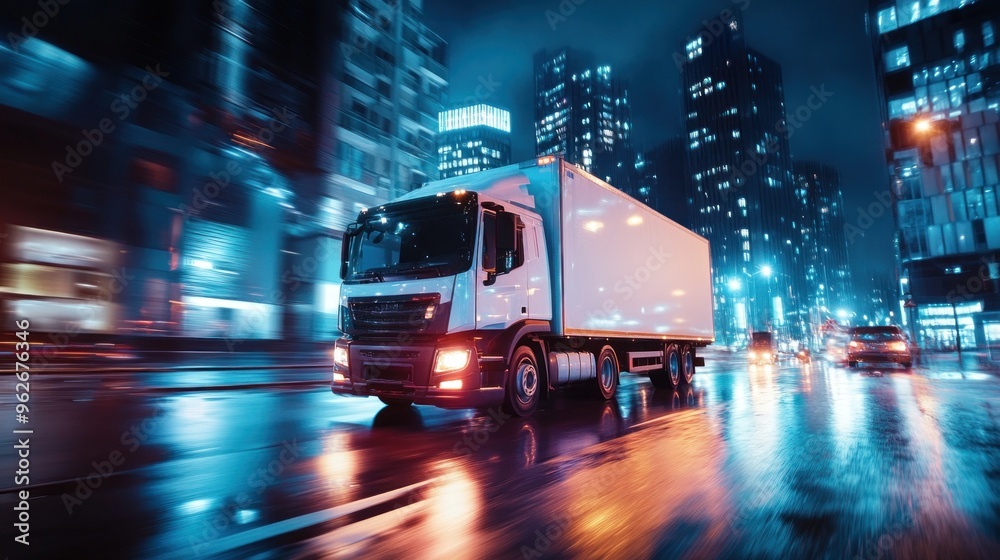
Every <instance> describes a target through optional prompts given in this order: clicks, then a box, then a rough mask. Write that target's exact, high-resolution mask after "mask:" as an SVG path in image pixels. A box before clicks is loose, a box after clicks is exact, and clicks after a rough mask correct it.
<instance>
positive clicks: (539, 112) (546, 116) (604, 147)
mask: <svg viewBox="0 0 1000 560" xmlns="http://www.w3.org/2000/svg"><path fill="white" fill-rule="evenodd" d="M535 154H536V155H538V156H546V155H555V154H561V155H563V156H564V157H565V158H566V161H568V162H570V163H573V164H576V165H579V166H580V167H582V168H583V169H585V170H586V171H588V172H590V173H592V174H593V175H595V176H597V177H599V178H600V179H603V180H605V181H607V182H609V183H611V184H612V185H614V186H615V187H617V188H619V189H621V190H623V191H625V192H630V191H631V190H633V188H634V181H635V161H636V153H635V151H634V149H633V147H632V114H631V107H630V103H629V96H628V88H627V87H626V86H625V85H624V83H623V82H622V81H621V80H619V79H618V78H615V77H614V76H613V74H612V70H611V67H610V66H607V65H598V64H596V63H595V62H594V57H593V55H591V54H589V53H584V52H580V51H576V50H573V49H568V48H563V49H557V50H554V51H547V50H542V51H539V52H538V53H536V54H535Z"/></svg>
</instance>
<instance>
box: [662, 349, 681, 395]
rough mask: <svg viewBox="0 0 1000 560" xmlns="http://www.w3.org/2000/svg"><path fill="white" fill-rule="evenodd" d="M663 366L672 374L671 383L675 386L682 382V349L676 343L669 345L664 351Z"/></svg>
mask: <svg viewBox="0 0 1000 560" xmlns="http://www.w3.org/2000/svg"><path fill="white" fill-rule="evenodd" d="M663 368H664V369H665V370H666V371H667V375H668V376H670V384H671V385H673V386H674V387H676V386H678V385H680V384H681V351H680V348H678V347H677V345H676V344H671V345H669V346H667V351H666V352H664V353H663Z"/></svg>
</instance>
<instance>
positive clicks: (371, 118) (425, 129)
mask: <svg viewBox="0 0 1000 560" xmlns="http://www.w3.org/2000/svg"><path fill="white" fill-rule="evenodd" d="M348 4H349V5H348V9H347V10H346V14H345V17H344V23H343V25H344V35H343V40H342V41H340V42H339V44H336V45H334V49H335V50H334V53H336V54H337V55H339V56H337V57H336V58H335V59H334V60H335V61H336V63H337V64H336V65H335V66H334V67H333V70H332V72H331V75H330V76H329V79H330V81H331V82H332V83H331V84H330V87H329V96H330V97H329V103H330V107H331V109H332V110H331V114H329V115H328V117H327V118H328V119H329V120H330V121H331V122H332V123H333V124H334V137H335V141H334V142H333V148H332V150H333V153H332V160H331V161H332V165H331V168H330V174H329V175H328V178H327V181H328V185H327V187H328V188H327V196H326V197H325V199H324V201H323V203H324V207H323V208H322V209H321V210H322V214H321V217H322V218H323V223H324V224H325V225H326V226H328V227H330V228H333V229H342V228H343V227H344V226H345V224H346V223H347V222H349V221H352V220H354V218H356V217H357V214H358V211H359V210H360V209H362V208H366V207H369V206H373V205H376V204H380V203H383V202H385V201H386V200H389V199H392V198H395V197H396V196H399V195H402V194H405V193H407V192H409V191H411V190H413V189H415V188H418V187H420V186H421V185H423V184H424V183H426V182H427V181H433V180H436V179H438V177H439V173H438V163H439V162H438V157H437V139H436V136H437V133H438V128H439V125H438V114H439V113H440V112H441V109H442V105H441V104H442V101H443V99H444V96H445V93H446V92H447V88H448V71H447V69H446V67H445V54H446V47H447V45H446V43H445V41H444V40H443V39H442V38H441V37H439V36H438V35H437V34H435V33H434V32H433V31H431V30H430V29H429V28H428V27H427V26H426V25H425V24H424V23H423V21H422V13H421V10H422V2H421V0H402V1H399V2H395V1H388V0H349V2H348Z"/></svg>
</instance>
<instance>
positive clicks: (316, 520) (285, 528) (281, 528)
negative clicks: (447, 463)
mask: <svg viewBox="0 0 1000 560" xmlns="http://www.w3.org/2000/svg"><path fill="white" fill-rule="evenodd" d="M436 480H437V479H434V478H432V479H430V480H425V481H423V482H418V483H416V484H411V485H409V486H404V487H402V488H397V489H396V490H390V491H389V492H384V493H382V494H378V495H375V496H370V497H368V498H362V499H360V500H356V501H353V502H351V503H348V504H343V505H339V506H334V507H332V508H327V509H324V510H320V511H314V512H312V513H307V514H305V515H300V516H298V517H292V518H290V519H283V520H281V521H277V522H275V523H272V524H270V525H264V526H262V527H257V528H254V529H249V530H247V531H243V532H241V533H236V534H235V535H229V536H227V537H222V538H221V539H217V540H214V541H211V542H208V543H205V544H204V545H202V546H198V545H195V550H196V552H197V555H198V556H199V557H203V556H212V555H216V554H223V553H225V552H229V551H231V550H233V549H236V548H240V547H243V546H247V545H250V544H254V543H256V542H260V541H263V540H267V539H273V538H274V537H278V536H281V535H283V534H285V533H290V532H292V531H298V530H301V529H305V528H306V527H311V526H313V525H319V524H320V523H326V522H328V521H333V520H334V519H337V518H340V517H343V516H345V515H350V514H352V513H356V512H358V511H361V510H363V509H368V508H370V507H372V506H376V505H379V504H382V503H385V502H388V501H390V500H394V499H396V498H398V497H400V496H403V495H406V494H408V493H410V492H412V491H414V490H416V489H418V488H423V487H424V486H428V485H430V484H431V483H433V482H435V481H436ZM390 513H392V512H390ZM190 552H191V551H190V550H187V549H185V550H184V551H183V552H182V551H177V552H176V553H175V554H174V555H171V556H170V557H183V558H189V557H190V556H191V554H190Z"/></svg>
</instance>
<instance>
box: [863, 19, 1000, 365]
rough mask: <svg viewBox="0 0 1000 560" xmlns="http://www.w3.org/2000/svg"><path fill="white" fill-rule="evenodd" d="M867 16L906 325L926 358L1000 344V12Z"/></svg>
mask: <svg viewBox="0 0 1000 560" xmlns="http://www.w3.org/2000/svg"><path fill="white" fill-rule="evenodd" d="M869 8H870V9H869V13H868V24H869V33H870V35H871V38H872V45H873V47H874V56H875V67H876V75H877V79H878V85H879V94H880V105H881V107H880V108H881V111H882V120H883V127H884V131H885V145H886V154H887V161H888V164H889V174H890V178H891V180H890V185H889V190H890V192H891V195H892V198H891V203H892V205H893V206H894V208H893V210H894V211H893V214H894V216H895V218H896V228H897V233H896V235H897V237H898V239H897V244H898V251H899V271H898V274H899V288H900V292H901V298H902V299H903V300H904V301H906V302H910V306H908V307H906V308H905V310H906V313H904V318H905V320H907V321H913V322H915V324H913V325H911V326H910V329H909V330H910V331H911V332H912V333H913V334H914V335H915V336H916V338H917V342H919V343H920V344H922V345H923V346H925V347H929V348H946V347H954V346H955V345H956V342H958V341H957V337H956V330H958V331H960V332H961V345H962V346H963V347H965V348H971V347H974V346H977V345H980V344H983V343H984V341H985V340H986V339H990V338H991V339H993V340H995V341H1000V263H998V257H1000V196H998V192H997V191H998V189H1000V172H998V169H1000V141H998V136H1000V131H998V122H1000V80H998V76H1000V56H998V55H1000V53H998V47H1000V44H998V41H997V39H998V37H997V32H998V31H1000V3H997V2H993V1H985V0H980V1H974V0H961V1H959V0H935V1H928V0H921V1H919V2H915V1H905V2H902V1H900V2H886V1H884V0H883V1H872V2H871V3H870V6H869ZM914 306H915V307H914ZM900 311H901V312H902V311H903V309H901V310H900Z"/></svg>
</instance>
